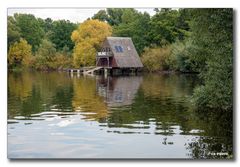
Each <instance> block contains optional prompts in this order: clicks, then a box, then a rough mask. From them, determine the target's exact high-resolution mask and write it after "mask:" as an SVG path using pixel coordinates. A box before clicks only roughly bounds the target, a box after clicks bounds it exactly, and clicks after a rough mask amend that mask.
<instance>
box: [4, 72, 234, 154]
mask: <svg viewBox="0 0 240 167" xmlns="http://www.w3.org/2000/svg"><path fill="white" fill-rule="evenodd" d="M198 82H199V81H198V80H197V79H196V77H194V76H187V75H180V76H179V75H148V76H143V77H137V76H135V77H134V76H132V77H117V78H116V77H108V78H107V79H104V78H101V77H99V78H88V77H79V78H77V77H73V78H69V77H68V75H66V76H65V74H59V73H22V74H14V73H10V74H9V75H8V104H9V105H8V118H13V117H14V116H16V115H23V116H30V115H31V114H34V113H39V112H42V111H49V110H51V109H58V111H59V110H60V111H66V109H69V110H68V111H76V112H78V111H79V112H81V113H82V114H83V115H84V116H85V119H88V120H96V121H98V122H99V123H100V125H99V126H104V127H107V131H108V132H114V133H124V134H131V133H141V134H154V135H159V136H161V137H163V139H161V141H160V142H161V143H162V144H163V145H174V142H172V140H171V137H172V136H173V135H176V134H178V135H193V136H196V137H197V138H195V137H193V138H194V140H193V141H189V143H185V144H186V149H188V150H189V151H190V152H191V156H192V157H193V158H211V157H213V158H214V157H216V158H218V157H219V155H217V154H216V155H215V154H210V153H217V152H218V153H220V152H223V153H225V152H227V153H228V157H231V156H232V146H233V140H232V136H233V135H232V115H231V114H229V113H220V112H211V113H196V112H193V111H191V107H190V102H189V100H190V99H189V97H190V96H191V95H192V90H193V88H194V86H195V85H196V84H197V83H198ZM54 111H55V110H54ZM191 130H202V131H199V132H197V133H195V134H192V133H191Z"/></svg>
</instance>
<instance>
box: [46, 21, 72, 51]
mask: <svg viewBox="0 0 240 167" xmlns="http://www.w3.org/2000/svg"><path fill="white" fill-rule="evenodd" d="M47 25H48V24H47ZM76 28H77V26H76V24H74V23H71V22H70V21H68V20H67V21H66V20H58V21H54V22H53V24H52V33H51V35H50V39H51V41H52V42H53V43H54V44H55V46H56V49H57V50H58V51H60V50H62V49H63V48H64V47H68V48H69V50H72V49H73V47H74V43H73V42H72V40H71V34H72V32H73V30H75V29H76Z"/></svg>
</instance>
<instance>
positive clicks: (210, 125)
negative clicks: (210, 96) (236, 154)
mask: <svg viewBox="0 0 240 167" xmlns="http://www.w3.org/2000/svg"><path fill="white" fill-rule="evenodd" d="M195 117H196V118H198V125H199V126H200V128H201V129H204V131H205V133H204V136H201V137H199V139H198V140H196V141H193V142H192V143H190V144H189V145H188V146H187V149H189V150H191V153H192V156H193V158H232V157H233V122H232V113H224V112H222V113H221V112H210V113H196V116H195Z"/></svg>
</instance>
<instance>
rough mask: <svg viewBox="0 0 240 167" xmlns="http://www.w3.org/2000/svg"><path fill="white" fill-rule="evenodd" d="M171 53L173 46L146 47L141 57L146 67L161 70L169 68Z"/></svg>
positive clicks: (149, 69)
mask: <svg viewBox="0 0 240 167" xmlns="http://www.w3.org/2000/svg"><path fill="white" fill-rule="evenodd" d="M170 53H171V48H170V47H169V46H166V47H162V48H161V47H157V48H145V49H144V53H143V55H142V57H141V60H142V63H143V65H144V67H145V68H146V69H147V70H148V71H150V72H154V71H160V70H167V69H169V64H168V59H169V56H170Z"/></svg>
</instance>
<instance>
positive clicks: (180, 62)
mask: <svg viewBox="0 0 240 167" xmlns="http://www.w3.org/2000/svg"><path fill="white" fill-rule="evenodd" d="M171 48H172V51H171V55H170V59H169V65H170V68H171V69H172V70H175V71H181V72H194V71H195V72H197V71H198V64H197V63H196V62H195V61H194V60H193V58H192V54H193V53H194V49H196V47H195V46H193V44H192V41H191V40H186V41H183V42H179V41H178V42H176V43H174V44H172V45H171Z"/></svg>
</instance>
